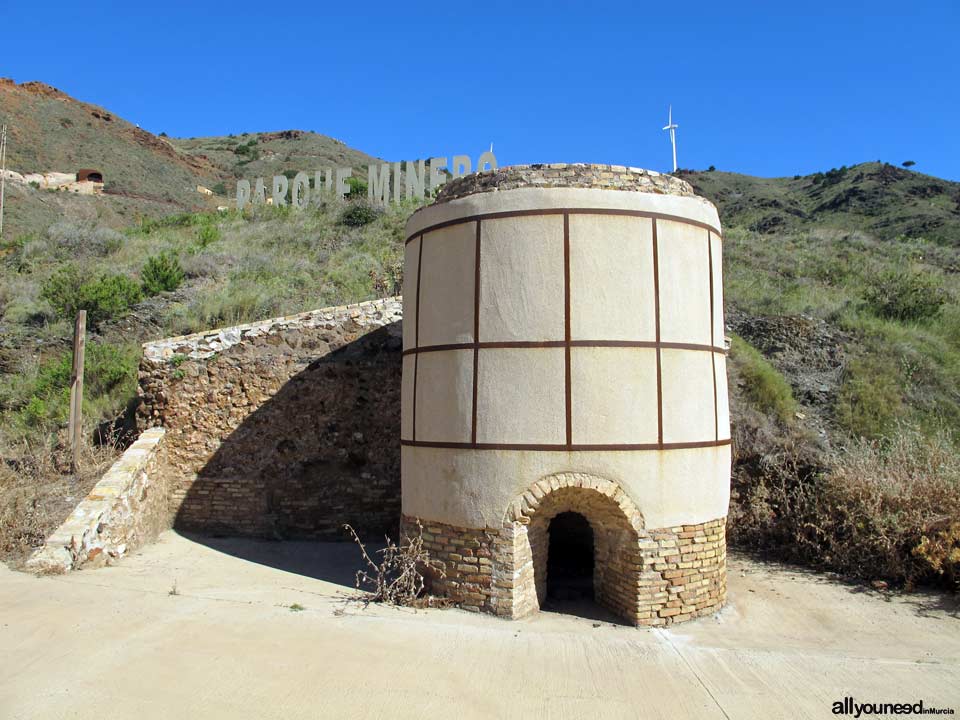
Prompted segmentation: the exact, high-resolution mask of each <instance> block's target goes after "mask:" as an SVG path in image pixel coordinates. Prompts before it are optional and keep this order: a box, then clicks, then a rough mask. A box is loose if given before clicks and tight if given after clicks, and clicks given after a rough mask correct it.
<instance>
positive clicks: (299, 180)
mask: <svg viewBox="0 0 960 720" xmlns="http://www.w3.org/2000/svg"><path fill="white" fill-rule="evenodd" d="M290 200H291V202H292V203H293V206H294V207H295V208H305V207H306V206H307V203H309V202H310V176H309V175H307V174H306V173H305V172H298V173H297V175H296V177H294V178H293V192H292V193H290Z"/></svg>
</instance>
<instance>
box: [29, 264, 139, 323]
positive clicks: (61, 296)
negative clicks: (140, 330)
mask: <svg viewBox="0 0 960 720" xmlns="http://www.w3.org/2000/svg"><path fill="white" fill-rule="evenodd" d="M40 296H41V297H42V298H43V299H45V300H46V301H47V302H49V303H50V305H51V306H52V307H53V309H54V310H55V311H56V312H57V314H58V315H60V317H63V318H68V319H69V318H72V317H74V316H75V315H76V314H77V311H78V310H86V311H87V320H88V322H89V323H90V325H91V326H94V327H95V326H97V325H98V324H100V323H101V322H103V321H104V320H108V319H110V318H113V317H118V316H120V315H122V314H123V313H125V312H126V311H127V310H128V309H129V308H130V306H132V305H134V304H136V303H137V302H139V301H140V299H141V297H142V294H141V291H140V286H139V285H138V284H137V283H136V282H134V281H133V280H131V279H130V278H128V277H126V276H124V275H116V274H109V273H108V274H104V275H101V276H99V277H97V278H94V279H91V280H84V279H83V278H82V277H81V274H80V271H79V269H78V268H77V267H76V266H75V265H67V266H65V267H63V268H61V269H60V270H58V271H57V272H56V273H54V274H53V275H52V276H50V278H48V279H47V281H46V282H45V283H43V286H42V288H41V290H40Z"/></svg>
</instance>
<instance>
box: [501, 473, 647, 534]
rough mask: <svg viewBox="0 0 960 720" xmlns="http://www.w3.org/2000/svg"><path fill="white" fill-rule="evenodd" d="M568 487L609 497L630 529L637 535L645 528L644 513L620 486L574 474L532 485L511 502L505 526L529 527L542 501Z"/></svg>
mask: <svg viewBox="0 0 960 720" xmlns="http://www.w3.org/2000/svg"><path fill="white" fill-rule="evenodd" d="M569 488H578V489H581V490H586V491H587V492H588V493H590V492H595V493H599V494H600V495H602V496H604V497H606V498H609V499H610V500H611V501H613V502H614V503H615V504H616V505H617V507H619V508H620V511H621V512H622V513H623V515H624V517H625V518H626V519H627V522H628V523H629V524H630V526H631V527H632V528H633V529H634V530H636V531H637V532H638V533H640V532H643V530H644V527H645V525H644V521H643V514H642V513H641V512H640V510H639V508H638V507H637V506H636V504H635V503H634V502H633V500H631V499H630V496H629V495H627V494H626V493H625V492H624V491H623V488H621V487H620V485H618V484H617V483H615V482H614V481H613V480H608V479H606V478H603V477H599V476H597V475H589V474H587V473H573V472H563V473H557V474H555V475H548V476H546V477H543V478H541V479H539V480H537V481H536V482H535V483H533V484H532V485H531V486H530V487H529V488H527V489H526V490H525V491H524V492H523V493H521V494H520V495H518V496H517V497H516V499H515V500H514V501H513V502H512V503H510V507H508V508H507V511H506V512H505V513H504V518H503V521H504V525H505V526H506V525H508V524H510V523H513V522H518V523H521V524H523V525H526V524H528V523H529V522H530V519H531V518H532V517H533V516H534V515H536V514H537V510H538V509H539V508H540V505H541V502H542V501H543V500H544V499H545V498H547V497H548V496H551V495H552V494H553V493H555V492H558V491H560V490H563V489H569ZM551 517H552V516H551Z"/></svg>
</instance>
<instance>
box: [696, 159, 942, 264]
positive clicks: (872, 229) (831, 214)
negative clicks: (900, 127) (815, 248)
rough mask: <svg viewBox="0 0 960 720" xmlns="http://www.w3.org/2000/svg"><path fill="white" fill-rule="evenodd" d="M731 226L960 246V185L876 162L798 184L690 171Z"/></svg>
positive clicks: (795, 179) (818, 175)
mask: <svg viewBox="0 0 960 720" xmlns="http://www.w3.org/2000/svg"><path fill="white" fill-rule="evenodd" d="M678 174H679V175H680V177H682V178H683V179H684V180H686V181H688V182H689V183H691V184H692V185H693V186H694V188H696V190H697V192H698V193H699V194H701V195H703V196H704V197H707V198H709V199H710V200H712V201H713V202H714V203H716V205H717V207H718V208H719V209H720V217H721V219H722V220H723V222H724V223H725V224H726V225H730V226H736V227H742V228H746V229H749V230H754V231H757V232H760V233H763V234H769V233H776V232H785V231H786V232H789V231H794V230H803V229H808V228H812V227H818V228H821V229H825V228H831V229H837V230H847V231H853V230H857V231H860V232H866V233H870V234H871V235H873V236H875V237H877V238H880V239H883V240H893V239H895V238H897V237H899V236H905V237H908V238H924V239H926V240H930V241H932V242H936V243H941V244H945V245H954V246H957V245H960V183H955V182H950V181H949V180H941V179H940V178H935V177H931V176H930V175H923V174H921V173H918V172H912V171H910V170H906V169H904V168H899V167H895V166H893V165H889V164H886V163H880V162H868V163H862V164H860V165H854V166H852V167H841V168H835V169H832V170H828V171H826V172H822V173H815V174H813V175H804V176H799V175H798V176H796V177H793V178H758V177H751V176H750V175H739V174H737V173H729V172H721V171H711V172H692V171H682V172H680V173H678Z"/></svg>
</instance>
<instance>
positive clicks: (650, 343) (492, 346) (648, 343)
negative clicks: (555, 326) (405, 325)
mask: <svg viewBox="0 0 960 720" xmlns="http://www.w3.org/2000/svg"><path fill="white" fill-rule="evenodd" d="M568 344H569V345H570V347H572V348H577V347H584V348H646V349H650V350H653V349H656V348H660V349H662V350H693V351H696V352H713V353H717V354H719V355H726V354H727V349H726V348H723V347H716V346H714V347H711V346H710V345H701V344H699V343H683V342H669V341H668V342H661V343H659V344H658V343H657V342H656V341H655V340H571V341H570V342H569V343H567V341H566V340H503V341H488V342H478V343H472V342H464V343H445V344H441V345H424V346H423V347H411V348H407V349H406V350H404V351H403V354H404V355H417V354H420V353H431V352H444V351H447V350H505V349H529V348H534V349H535V348H562V347H566V346H567V345H568Z"/></svg>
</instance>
